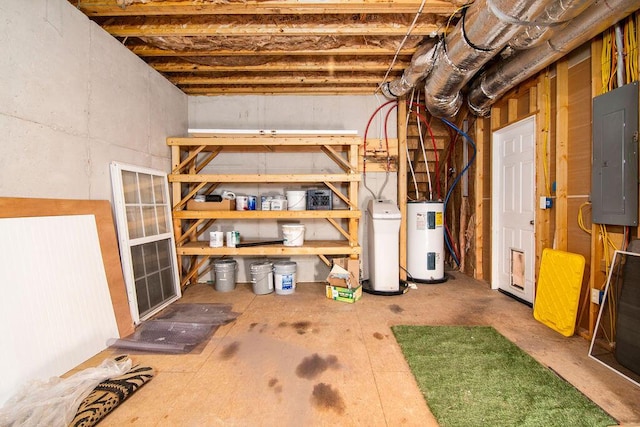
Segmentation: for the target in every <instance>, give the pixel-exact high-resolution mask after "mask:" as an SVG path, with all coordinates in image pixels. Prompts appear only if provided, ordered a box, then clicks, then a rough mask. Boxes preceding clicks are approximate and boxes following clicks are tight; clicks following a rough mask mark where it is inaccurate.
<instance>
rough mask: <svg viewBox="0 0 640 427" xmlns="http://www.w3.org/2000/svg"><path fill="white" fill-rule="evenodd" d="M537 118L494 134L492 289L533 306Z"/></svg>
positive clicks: (527, 119)
mask: <svg viewBox="0 0 640 427" xmlns="http://www.w3.org/2000/svg"><path fill="white" fill-rule="evenodd" d="M535 145H536V144H535V117H534V116H531V117H528V118H526V119H524V120H521V121H519V122H517V123H514V124H512V125H509V126H507V127H505V128H504V129H501V130H499V131H496V132H494V133H493V150H492V154H493V172H492V178H493V185H492V186H493V194H492V201H493V202H492V213H491V227H492V230H493V231H492V233H493V235H492V237H493V244H492V251H491V252H492V259H493V263H492V272H491V281H492V283H491V287H492V288H493V289H500V290H502V291H504V292H507V293H509V294H510V295H512V296H514V297H516V298H519V299H521V300H523V301H525V302H527V303H531V304H533V298H534V286H535V285H534V277H535V275H534V269H535V262H534V261H535V235H534V221H535V206H536V205H535Z"/></svg>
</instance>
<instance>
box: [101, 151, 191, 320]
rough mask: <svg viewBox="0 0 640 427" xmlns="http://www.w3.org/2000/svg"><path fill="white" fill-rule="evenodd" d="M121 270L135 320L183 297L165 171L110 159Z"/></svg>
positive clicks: (146, 316) (141, 318)
mask: <svg viewBox="0 0 640 427" xmlns="http://www.w3.org/2000/svg"><path fill="white" fill-rule="evenodd" d="M111 183H112V187H113V201H114V208H115V217H116V222H117V227H118V241H119V243H120V257H121V261H122V270H123V274H124V279H125V283H126V286H127V295H128V299H129V307H130V309H131V316H132V318H133V321H134V323H135V324H139V323H140V322H142V321H144V320H146V319H148V318H149V317H151V316H153V315H154V314H156V313H157V312H159V311H160V310H162V309H163V308H165V307H166V306H167V305H169V304H171V303H172V302H174V301H176V300H177V299H179V298H180V297H181V292H180V282H179V279H178V267H177V262H176V259H177V258H176V247H175V240H174V235H173V226H172V221H171V203H170V199H169V185H168V182H167V174H166V173H164V172H162V171H157V170H153V169H147V168H143V167H138V166H133V165H127V164H123V163H119V162H112V163H111Z"/></svg>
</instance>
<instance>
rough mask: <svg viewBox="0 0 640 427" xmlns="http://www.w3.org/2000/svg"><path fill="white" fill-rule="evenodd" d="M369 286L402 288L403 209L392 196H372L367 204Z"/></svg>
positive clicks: (388, 288)
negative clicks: (381, 198) (401, 237)
mask: <svg viewBox="0 0 640 427" xmlns="http://www.w3.org/2000/svg"><path fill="white" fill-rule="evenodd" d="M367 215H368V218H367V219H368V224H367V232H368V235H367V239H368V245H367V249H368V252H369V254H368V255H369V258H368V259H369V288H370V289H372V290H374V291H382V292H396V291H399V289H400V250H399V244H400V243H399V232H400V220H401V218H402V217H401V215H400V210H399V209H398V207H397V206H396V204H395V203H393V202H391V201H389V200H371V201H369V205H368V207H367Z"/></svg>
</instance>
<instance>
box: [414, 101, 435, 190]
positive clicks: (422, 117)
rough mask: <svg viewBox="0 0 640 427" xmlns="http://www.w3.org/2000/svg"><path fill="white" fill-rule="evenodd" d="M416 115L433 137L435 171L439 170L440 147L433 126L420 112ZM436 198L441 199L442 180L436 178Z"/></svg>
mask: <svg viewBox="0 0 640 427" xmlns="http://www.w3.org/2000/svg"><path fill="white" fill-rule="evenodd" d="M415 115H416V116H417V117H418V118H419V119H420V120H421V121H422V123H424V124H425V126H426V127H427V131H428V132H429V135H430V136H431V142H432V144H433V152H434V156H435V158H434V167H435V170H436V171H437V170H438V145H437V143H436V138H435V136H434V135H433V131H432V130H431V126H430V125H429V122H428V121H427V118H426V117H425V116H423V115H422V114H420V113H419V112H417V111H416V112H415ZM425 163H426V157H425ZM436 198H437V199H440V180H439V179H437V177H436Z"/></svg>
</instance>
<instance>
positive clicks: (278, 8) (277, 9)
mask: <svg viewBox="0 0 640 427" xmlns="http://www.w3.org/2000/svg"><path fill="white" fill-rule="evenodd" d="M72 3H73V4H75V5H76V6H77V7H78V9H80V10H82V11H83V12H84V13H85V14H86V15H88V16H92V17H99V16H137V15H148V16H159V15H165V16H172V15H185V14H186V15H236V14H251V15H254V14H274V15H277V14H290V13H296V14H326V13H362V12H363V11H366V13H369V14H374V13H375V14H379V13H416V12H417V11H418V10H419V8H420V5H421V3H422V0H327V1H322V0H316V1H309V2H299V1H286V0H280V1H256V0H249V1H236V2H233V1H228V2H224V3H223V2H210V3H207V2H206V1H202V0H201V1H193V0H191V1H160V2H149V3H133V4H130V5H128V6H121V5H119V4H118V2H117V0H72ZM424 10H425V11H428V12H429V13H431V14H437V15H442V16H450V15H451V14H452V13H454V12H455V11H456V7H455V6H454V5H452V4H451V3H450V2H446V1H440V0H427V1H426V3H425V5H424Z"/></svg>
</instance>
